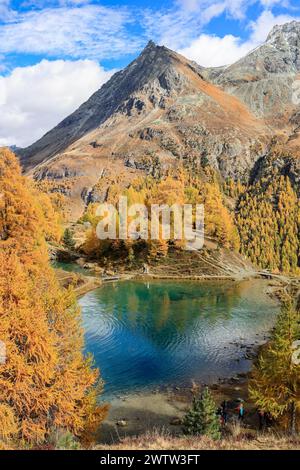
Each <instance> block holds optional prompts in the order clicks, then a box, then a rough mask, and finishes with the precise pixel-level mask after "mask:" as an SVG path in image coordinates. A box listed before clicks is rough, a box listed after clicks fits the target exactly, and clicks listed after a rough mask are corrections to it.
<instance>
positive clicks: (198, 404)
mask: <svg viewBox="0 0 300 470" xmlns="http://www.w3.org/2000/svg"><path fill="white" fill-rule="evenodd" d="M183 430H184V433H185V434H188V435H197V436H208V437H210V438H212V439H215V440H217V439H220V438H221V431H220V422H219V418H218V416H217V410H216V405H215V403H214V400H213V398H212V396H211V393H210V391H209V389H208V388H207V387H206V388H205V389H204V391H203V393H202V395H201V396H200V398H199V397H194V399H193V405H192V407H191V409H190V410H189V411H188V413H187V415H186V416H185V418H184V421H183Z"/></svg>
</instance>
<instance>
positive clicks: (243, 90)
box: [210, 21, 300, 126]
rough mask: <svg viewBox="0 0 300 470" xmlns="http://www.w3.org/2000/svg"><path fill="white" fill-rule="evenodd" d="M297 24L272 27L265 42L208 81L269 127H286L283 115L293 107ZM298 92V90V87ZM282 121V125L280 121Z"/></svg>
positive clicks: (299, 55) (299, 65)
mask: <svg viewBox="0 0 300 470" xmlns="http://www.w3.org/2000/svg"><path fill="white" fill-rule="evenodd" d="M299 73H300V23H297V22H295V21H294V22H291V23H288V24H285V25H283V26H275V27H274V28H273V29H272V31H271V32H270V34H269V35H268V38H267V41H266V43H265V44H263V45H262V46H261V47H258V48H257V49H255V50H254V51H252V52H251V53H250V54H248V55H247V56H246V57H244V58H242V59H241V60H239V61H238V62H236V63H235V64H233V65H231V66H230V67H227V68H225V70H223V71H221V73H219V74H218V76H217V77H216V78H214V77H213V72H212V73H211V74H210V76H211V78H212V80H213V81H214V83H216V84H217V85H219V86H221V87H222V88H223V89H224V90H226V91H227V92H228V93H231V94H234V95H235V96H237V97H238V98H239V99H241V100H242V101H243V102H244V103H245V104H246V105H247V107H249V109H251V111H252V112H253V113H254V114H255V115H256V116H259V117H264V118H267V119H268V120H269V121H270V123H271V124H274V125H275V126H280V125H282V124H283V123H284V124H287V116H286V113H287V111H288V113H290V114H291V113H292V111H293V110H294V108H295V107H297V105H296V104H295V100H294V99H293V97H294V96H295V91H296V88H295V87H297V86H298V85H299V84H298V83H297V81H298V80H299V78H300V75H299ZM299 88H300V86H299ZM282 119H283V123H282V121H281V120H282Z"/></svg>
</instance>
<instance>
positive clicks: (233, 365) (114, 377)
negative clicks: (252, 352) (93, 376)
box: [79, 281, 279, 398]
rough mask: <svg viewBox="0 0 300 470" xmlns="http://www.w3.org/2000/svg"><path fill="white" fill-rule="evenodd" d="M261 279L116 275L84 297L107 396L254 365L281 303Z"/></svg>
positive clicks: (90, 344)
mask: <svg viewBox="0 0 300 470" xmlns="http://www.w3.org/2000/svg"><path fill="white" fill-rule="evenodd" d="M265 288H266V283H263V282H261V281H248V282H242V283H233V282H221V283H220V282H218V283H215V282H206V283H199V282H189V281H186V282H167V281H151V282H149V283H147V282H138V281H126V282H118V283H109V284H105V285H103V286H102V287H101V288H99V289H97V290H95V291H93V292H90V293H88V294H86V295H85V296H84V297H82V298H81V299H80V302H79V303H80V305H81V307H82V312H83V324H84V329H85V338H86V350H87V351H88V352H91V353H92V354H93V355H94V358H95V362H96V365H97V366H98V367H99V368H100V370H101V375H102V378H103V379H104V381H105V393H104V396H105V398H113V397H114V396H119V395H123V394H127V393H130V392H136V391H140V390H143V389H147V388H155V387H159V386H163V385H183V384H186V385H187V384H191V380H192V379H194V380H196V381H201V382H206V383H208V382H212V381H214V380H216V379H217V378H225V377H232V376H233V375H235V374H236V373H240V372H246V371H248V370H249V369H250V367H251V362H250V361H249V360H247V359H245V357H244V356H245V346H246V345H250V344H254V343H258V342H263V340H264V336H265V335H266V333H268V332H269V331H270V329H271V328H272V327H273V325H274V322H275V319H276V315H277V313H278V311H279V307H278V305H277V304H276V303H275V302H274V301H272V300H271V299H270V298H269V297H268V296H267V295H266V294H265V293H264V289H265Z"/></svg>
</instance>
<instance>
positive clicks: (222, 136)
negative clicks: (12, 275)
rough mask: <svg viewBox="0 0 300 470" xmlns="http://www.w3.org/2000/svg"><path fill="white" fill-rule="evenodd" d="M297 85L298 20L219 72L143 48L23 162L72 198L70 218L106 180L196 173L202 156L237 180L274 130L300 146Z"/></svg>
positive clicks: (99, 195) (100, 194) (101, 193)
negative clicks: (188, 168)
mask: <svg viewBox="0 0 300 470" xmlns="http://www.w3.org/2000/svg"><path fill="white" fill-rule="evenodd" d="M298 80H300V23H296V22H292V23H289V24H286V25H284V26H280V27H275V28H274V29H273V30H272V31H271V33H270V34H269V36H268V39H267V41H266V43H265V44H263V45H262V46H261V47H259V48H257V49H256V50H254V51H253V52H251V53H250V54H248V55H247V56H246V57H244V58H243V59H241V60H239V61H238V62H237V63H235V64H233V65H231V66H230V67H220V68H218V69H204V68H203V67H200V66H199V65H197V64H195V63H193V62H190V61H188V60H187V59H185V58H184V57H182V56H180V55H178V54H176V53H175V52H173V51H171V50H169V49H167V48H165V47H160V46H156V45H155V44H154V43H153V42H150V43H149V44H148V45H147V47H146V48H145V49H144V51H143V52H142V54H141V55H140V56H139V57H138V58H137V59H136V60H135V61H133V62H132V63H131V64H130V65H129V66H128V67H127V68H126V69H124V70H122V71H120V72H118V73H116V74H115V75H114V76H113V77H112V78H111V79H110V80H109V81H108V82H107V83H106V84H105V85H104V86H103V87H102V88H101V89H100V90H98V91H97V92H96V93H95V94H94V95H93V96H91V98H90V99H89V100H88V101H87V102H86V103H84V104H83V105H82V106H81V107H80V108H79V109H78V110H77V111H75V112H74V113H73V114H72V115H70V116H69V117H67V118H66V119H65V120H64V121H62V122H61V123H60V124H59V125H58V126H57V127H56V128H54V129H53V130H51V131H50V132H48V133H47V134H46V135H45V136H44V137H43V138H42V139H40V140H39V141H38V142H36V143H35V144H33V145H32V146H30V147H28V148H27V149H25V150H23V151H22V152H20V154H21V160H22V163H23V166H24V168H25V170H26V171H27V172H29V173H30V174H32V175H33V176H34V177H35V178H37V179H48V180H49V181H51V184H52V185H53V188H54V189H55V188H56V189H57V190H62V191H64V192H65V193H66V194H67V195H68V196H70V201H72V204H73V209H74V208H75V207H76V211H75V212H76V216H77V215H79V212H80V210H81V209H82V208H83V206H84V204H86V202H88V201H90V200H101V199H103V198H105V194H106V193H107V190H108V188H109V187H110V185H111V184H112V182H115V181H118V183H119V184H121V185H122V184H123V185H124V186H126V185H128V183H129V182H130V180H131V179H132V178H134V177H135V176H136V175H137V174H145V173H146V174H153V175H154V176H157V175H159V174H160V173H163V172H165V171H166V170H167V169H168V168H169V167H176V166H177V165H178V163H179V162H180V164H182V163H183V164H185V163H186V164H189V165H192V167H193V168H194V170H195V171H199V172H201V171H202V164H203V161H204V160H205V162H207V163H209V164H210V165H212V166H213V167H214V168H215V169H216V170H217V171H219V172H220V174H221V175H222V176H223V177H228V176H231V177H233V178H244V179H245V178H248V177H249V175H250V173H251V171H252V169H253V168H254V166H255V164H256V162H257V161H260V160H261V158H263V156H264V154H265V153H266V148H267V144H268V142H269V141H270V139H271V137H272V136H273V135H274V134H280V135H281V137H282V138H283V139H286V141H287V142H288V145H290V146H291V148H293V149H294V150H295V149H296V148H297V146H298V144H300V141H299V143H298V137H299V135H300V119H299V116H300V106H299V104H297V100H295V96H297V86H298V85H299V81H298ZM299 94H300V86H299ZM299 103H300V99H299ZM299 140H300V138H299ZM62 188H63V189H62Z"/></svg>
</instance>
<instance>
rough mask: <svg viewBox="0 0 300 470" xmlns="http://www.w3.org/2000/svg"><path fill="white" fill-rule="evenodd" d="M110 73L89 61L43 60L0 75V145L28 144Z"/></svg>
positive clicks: (64, 114)
mask: <svg viewBox="0 0 300 470" xmlns="http://www.w3.org/2000/svg"><path fill="white" fill-rule="evenodd" d="M111 74H112V72H106V71H104V69H103V68H102V67H100V66H99V65H98V64H97V63H96V62H94V61H91V60H78V61H75V62H72V61H64V60H56V61H47V60H43V61H42V62H40V63H39V64H37V65H34V66H31V67H19V68H16V69H15V70H14V71H13V72H12V73H11V74H10V75H9V76H3V77H0V145H12V144H15V145H18V146H26V145H29V144H31V143H32V142H34V141H35V140H37V139H38V138H40V137H41V136H42V135H43V134H44V133H45V132H46V131H48V130H49V129H51V128H52V127H53V126H55V125H56V124H58V122H60V121H61V120H62V119H63V118H64V117H66V116H67V115H68V114H69V113H71V112H73V111H74V110H75V109H76V108H77V107H78V106H79V105H80V104H82V103H83V102H84V101H85V100H86V99H88V98H89V96H90V95H91V94H92V93H93V92H95V91H96V90H97V89H98V88H100V86H101V85H102V84H103V83H104V82H105V81H106V80H107V79H108V78H109V77H110V76H111Z"/></svg>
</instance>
